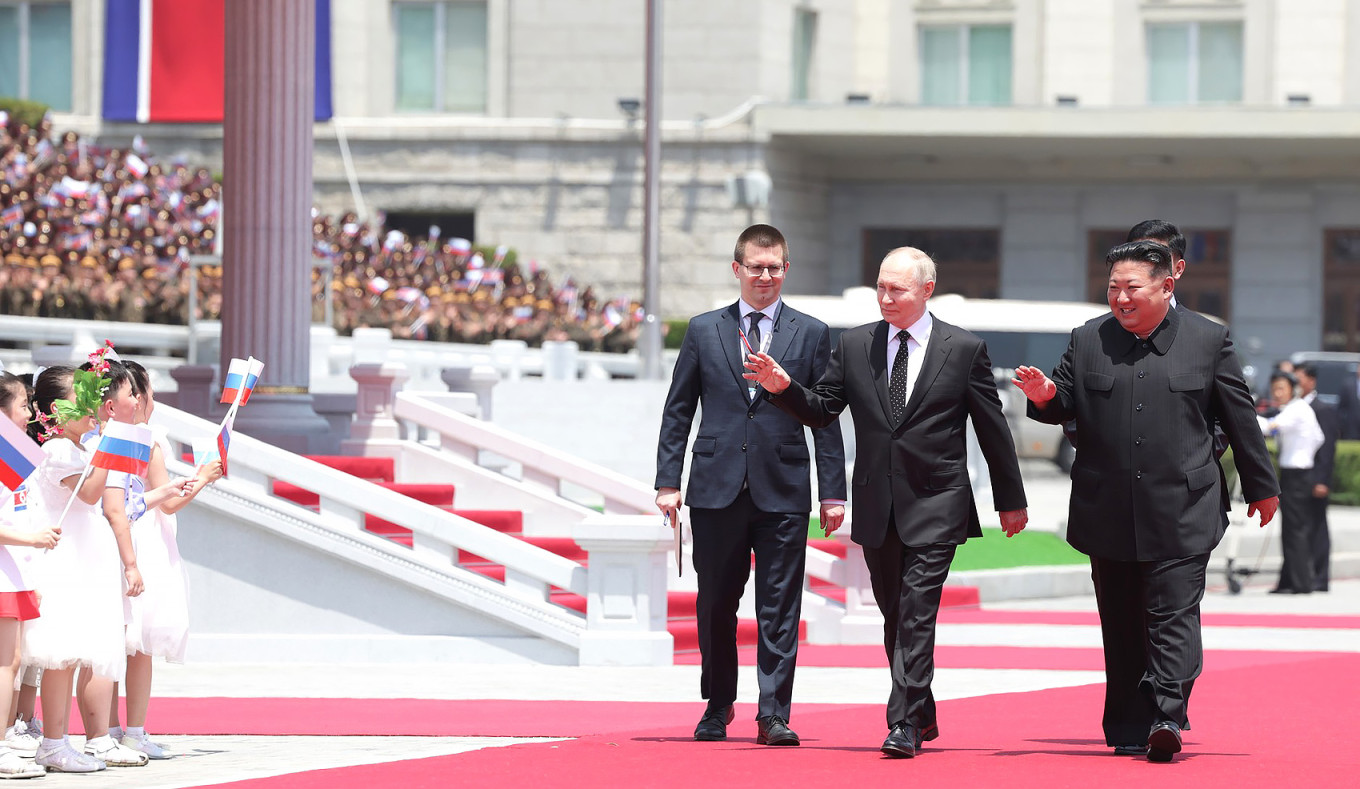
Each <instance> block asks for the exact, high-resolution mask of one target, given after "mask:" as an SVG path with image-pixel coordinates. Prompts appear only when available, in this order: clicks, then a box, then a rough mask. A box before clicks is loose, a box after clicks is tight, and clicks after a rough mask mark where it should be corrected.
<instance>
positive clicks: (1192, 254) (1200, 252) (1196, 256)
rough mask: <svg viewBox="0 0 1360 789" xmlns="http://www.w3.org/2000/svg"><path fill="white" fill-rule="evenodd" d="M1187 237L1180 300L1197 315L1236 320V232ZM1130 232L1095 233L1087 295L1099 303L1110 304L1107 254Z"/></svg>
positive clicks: (1091, 241)
mask: <svg viewBox="0 0 1360 789" xmlns="http://www.w3.org/2000/svg"><path fill="white" fill-rule="evenodd" d="M1181 232H1182V233H1184V234H1185V273H1184V274H1182V275H1181V278H1180V279H1178V280H1176V301H1177V302H1178V303H1180V304H1184V305H1185V306H1187V307H1189V308H1190V309H1192V310H1194V311H1195V312H1202V313H1205V314H1208V315H1213V316H1214V317H1217V318H1222V319H1223V320H1230V319H1231V318H1232V276H1231V274H1232V233H1230V232H1229V231H1227V230H1185V229H1183V230H1181ZM1127 237H1128V231H1127V230H1092V231H1091V232H1090V234H1089V235H1088V237H1087V238H1088V243H1089V251H1088V257H1089V260H1090V264H1089V267H1088V269H1087V272H1088V275H1087V293H1088V295H1089V296H1090V300H1091V301H1092V302H1094V303H1096V304H1108V303H1109V299H1108V298H1107V297H1106V292H1107V291H1108V290H1109V285H1110V271H1109V269H1108V268H1106V266H1105V253H1106V252H1109V251H1110V248H1111V247H1115V246H1118V245H1120V244H1122V243H1124V239H1125V238H1127Z"/></svg>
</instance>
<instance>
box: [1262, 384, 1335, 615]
mask: <svg viewBox="0 0 1360 789" xmlns="http://www.w3.org/2000/svg"><path fill="white" fill-rule="evenodd" d="M1297 384H1298V382H1297V381H1296V380H1295V378H1294V376H1292V375H1290V374H1289V373H1286V372H1282V371H1281V372H1276V373H1275V374H1273V375H1271V376H1270V394H1271V397H1272V398H1273V399H1274V400H1275V402H1276V403H1277V404H1278V405H1279V406H1280V413H1278V414H1276V415H1275V417H1274V418H1272V419H1266V418H1265V417H1257V418H1258V419H1259V420H1260V423H1261V432H1263V433H1265V434H1266V435H1272V434H1273V435H1274V436H1275V439H1276V441H1277V442H1278V444H1279V452H1280V515H1281V519H1280V541H1281V544H1282V547H1283V552H1284V564H1283V565H1282V566H1281V567H1280V583H1279V585H1277V586H1276V587H1275V588H1274V589H1272V590H1271V594H1309V593H1311V592H1312V591H1313V551H1312V545H1311V540H1312V534H1313V504H1312V499H1313V458H1314V456H1315V455H1316V454H1317V451H1318V447H1320V446H1322V442H1323V435H1322V428H1321V427H1320V426H1319V425H1318V420H1317V416H1316V415H1315V414H1314V413H1313V409H1312V408H1311V407H1310V406H1309V405H1308V404H1307V403H1305V402H1304V401H1303V400H1300V399H1299V398H1297V397H1295V396H1294V395H1295V392H1296V388H1297Z"/></svg>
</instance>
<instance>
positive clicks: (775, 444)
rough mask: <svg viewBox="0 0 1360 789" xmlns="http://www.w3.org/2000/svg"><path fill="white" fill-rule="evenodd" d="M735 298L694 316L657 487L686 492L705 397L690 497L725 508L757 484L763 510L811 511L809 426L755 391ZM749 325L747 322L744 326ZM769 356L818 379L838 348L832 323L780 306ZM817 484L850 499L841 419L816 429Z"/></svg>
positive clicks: (800, 375)
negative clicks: (684, 480) (683, 483)
mask: <svg viewBox="0 0 1360 789" xmlns="http://www.w3.org/2000/svg"><path fill="white" fill-rule="evenodd" d="M737 313H738V309H737V304H735V303H734V304H732V305H730V306H728V307H724V308H723V309H720V310H714V311H712V312H706V313H704V314H702V315H697V316H695V317H694V318H693V319H691V320H690V322H689V329H688V330H687V331H686V332H685V339H684V341H683V342H682V343H681V344H680V354H679V356H678V357H677V359H676V361H675V370H674V372H673V373H672V376H671V386H670V392H669V394H667V396H666V406H665V410H664V411H663V412H662V415H661V436H660V439H659V441H658V442H657V452H656V457H657V459H656V487H657V488H679V487H680V477H681V475H682V473H683V471H684V467H685V445H686V444H687V443H688V441H689V432H690V426H691V425H692V424H693V421H694V411H695V408H696V407H698V406H699V405H700V404H701V403H702V404H703V413H702V415H701V417H700V421H699V434H698V436H696V437H695V439H694V450H693V455H694V457H693V460H692V461H691V464H692V465H691V467H690V474H689V488H688V490H687V492H686V494H685V503H687V504H688V505H689V506H691V507H699V508H701V509H721V508H723V507H726V506H728V505H729V504H731V503H732V502H733V501H735V500H736V498H737V494H738V493H740V492H741V489H742V485H743V484H747V483H749V487H750V489H751V501H752V502H753V503H754V504H755V506H756V507H757V508H758V509H760V510H761V511H763V512H809V511H810V510H811V508H812V483H811V481H810V473H809V472H810V467H809V458H808V447H807V431H806V430H805V428H804V427H803V425H802V424H801V423H799V422H798V421H796V420H795V419H793V418H792V417H790V416H789V415H788V414H785V413H782V412H781V411H779V410H778V409H776V408H771V407H770V406H769V404H768V403H766V402H765V400H764V399H763V398H761V397H759V396H757V397H756V398H755V399H754V400H752V399H750V397H749V395H748V387H749V386H750V385H751V382H749V381H747V380H746V379H744V378H742V375H743V374H744V373H745V372H746V369H745V367H743V366H742V365H743V361H744V354H743V353H742V346H741V339H740V335H739V333H738V326H741V324H742V321H741V318H740V316H739V315H738V314H737ZM742 328H744V327H742ZM769 353H770V356H772V357H774V359H775V360H776V361H778V362H779V363H780V364H781V365H783V366H784V369H786V370H788V371H789V375H791V376H793V377H794V378H795V379H797V380H800V381H805V382H808V383H811V382H812V381H815V380H817V376H819V375H821V373H822V371H823V370H824V369H825V368H826V364H827V358H828V357H829V356H830V354H831V339H830V332H829V330H828V329H827V327H826V324H825V323H822V322H821V321H819V320H817V319H816V318H813V317H811V316H809V315H805V314H803V313H801V312H799V311H798V310H795V309H793V308H792V307H790V306H788V305H787V304H781V305H780V307H779V312H778V313H777V314H776V316H775V325H774V335H773V337H772V338H771V339H770V347H769ZM812 438H813V444H814V446H815V447H816V452H817V485H818V490H819V491H820V494H821V497H822V498H824V499H842V500H843V499H845V448H844V446H843V445H842V443H841V429H840V425H838V424H835V423H834V422H833V423H832V424H829V425H827V426H825V427H824V428H823V429H821V430H816V431H813V436H812Z"/></svg>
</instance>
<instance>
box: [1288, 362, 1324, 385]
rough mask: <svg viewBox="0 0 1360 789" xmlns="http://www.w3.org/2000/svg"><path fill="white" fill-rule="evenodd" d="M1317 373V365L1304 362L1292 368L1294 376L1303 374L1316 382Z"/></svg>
mask: <svg viewBox="0 0 1360 789" xmlns="http://www.w3.org/2000/svg"><path fill="white" fill-rule="evenodd" d="M1317 371H1318V368H1317V365H1316V364H1314V363H1312V362H1304V363H1303V364H1298V365H1295V366H1294V373H1295V374H1298V373H1303V374H1304V375H1306V376H1308V377H1309V378H1312V379H1313V380H1314V381H1316V380H1317Z"/></svg>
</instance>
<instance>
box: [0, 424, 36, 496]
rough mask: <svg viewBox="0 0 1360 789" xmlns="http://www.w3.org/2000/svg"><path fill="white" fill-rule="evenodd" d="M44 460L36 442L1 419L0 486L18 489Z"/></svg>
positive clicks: (17, 427)
mask: <svg viewBox="0 0 1360 789" xmlns="http://www.w3.org/2000/svg"><path fill="white" fill-rule="evenodd" d="M42 459H43V451H42V447H39V446H38V443H37V442H36V441H34V440H33V439H31V438H29V437H28V434H27V433H25V432H24V431H23V430H22V429H20V427H19V426H18V425H16V424H14V423H13V422H11V421H10V420H8V419H0V485H4V486H5V487H7V488H9V489H10V490H15V489H17V488H18V487H19V486H20V485H22V484H24V480H26V479H28V477H29V475H30V474H32V473H33V469H35V468H37V467H38V464H39V463H41V462H42Z"/></svg>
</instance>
